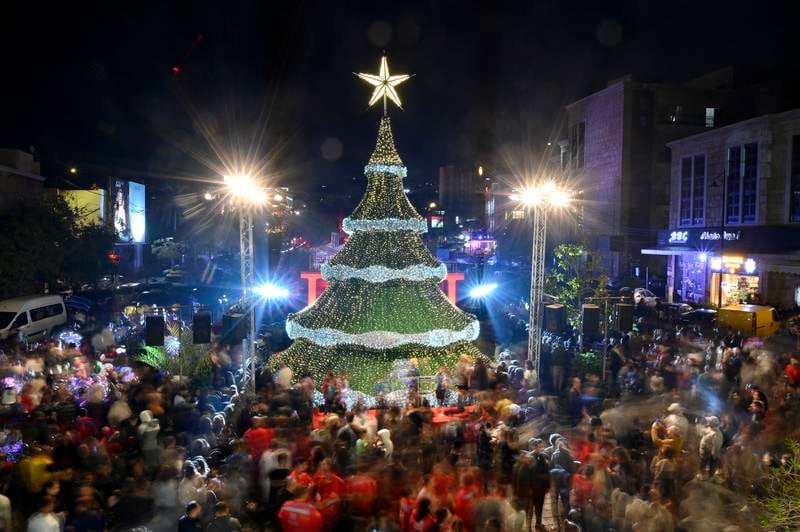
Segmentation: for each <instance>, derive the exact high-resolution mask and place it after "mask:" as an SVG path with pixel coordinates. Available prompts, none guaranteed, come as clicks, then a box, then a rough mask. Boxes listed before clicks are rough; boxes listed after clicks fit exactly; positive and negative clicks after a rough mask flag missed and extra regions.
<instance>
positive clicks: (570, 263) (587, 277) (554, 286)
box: [544, 244, 608, 325]
mask: <svg viewBox="0 0 800 532" xmlns="http://www.w3.org/2000/svg"><path fill="white" fill-rule="evenodd" d="M553 256H554V257H555V263H554V264H553V267H552V268H551V270H550V272H549V273H548V274H547V275H546V276H545V282H544V284H545V292H547V293H548V294H550V295H553V296H555V297H557V298H558V300H559V302H560V303H562V304H563V305H564V306H565V307H566V310H567V317H568V319H569V321H570V323H572V324H573V325H577V324H578V322H579V321H580V310H581V303H582V302H583V300H584V299H585V298H587V297H601V296H604V295H605V294H606V284H608V276H607V275H606V273H605V268H604V267H603V261H602V260H601V258H600V255H599V254H598V253H597V252H595V251H591V250H587V248H586V246H584V245H582V244H560V245H559V246H557V247H556V249H555V250H553Z"/></svg>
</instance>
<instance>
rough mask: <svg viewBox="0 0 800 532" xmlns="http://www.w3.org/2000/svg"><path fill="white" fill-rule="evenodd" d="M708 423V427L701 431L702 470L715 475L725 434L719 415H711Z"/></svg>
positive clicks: (709, 474)
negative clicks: (723, 434)
mask: <svg viewBox="0 0 800 532" xmlns="http://www.w3.org/2000/svg"><path fill="white" fill-rule="evenodd" d="M706 423H707V425H706V427H704V428H703V429H702V430H701V431H700V436H701V438H700V472H701V473H702V474H706V473H707V474H708V476H709V477H713V476H714V473H716V472H717V467H718V466H719V462H720V459H721V457H722V443H723V436H722V431H721V430H720V429H719V418H718V417H716V416H709V417H708V418H706Z"/></svg>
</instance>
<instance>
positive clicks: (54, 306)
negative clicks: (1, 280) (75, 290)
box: [0, 295, 67, 340]
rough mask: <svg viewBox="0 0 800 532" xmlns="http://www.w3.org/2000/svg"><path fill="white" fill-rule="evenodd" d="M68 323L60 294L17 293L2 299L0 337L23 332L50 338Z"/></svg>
mask: <svg viewBox="0 0 800 532" xmlns="http://www.w3.org/2000/svg"><path fill="white" fill-rule="evenodd" d="M66 323H67V309H66V308H65V307H64V300H63V299H62V298H61V296H56V295H38V296H27V297H17V298H14V299H6V300H5V301H0V339H2V340H6V339H8V338H9V337H11V336H13V335H14V334H18V333H22V334H23V335H24V336H25V337H26V338H28V339H31V340H36V339H39V338H46V337H47V336H49V335H50V333H51V332H52V331H53V329H55V328H56V327H60V326H62V325H64V324H66Z"/></svg>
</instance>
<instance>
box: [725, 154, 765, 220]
mask: <svg viewBox="0 0 800 532" xmlns="http://www.w3.org/2000/svg"><path fill="white" fill-rule="evenodd" d="M727 182H728V189H727V194H726V198H725V201H726V204H727V205H726V209H725V221H726V223H732V224H737V223H745V224H748V223H755V221H756V205H757V203H758V143H755V142H751V143H749V144H744V145H742V146H732V147H730V148H728V179H727Z"/></svg>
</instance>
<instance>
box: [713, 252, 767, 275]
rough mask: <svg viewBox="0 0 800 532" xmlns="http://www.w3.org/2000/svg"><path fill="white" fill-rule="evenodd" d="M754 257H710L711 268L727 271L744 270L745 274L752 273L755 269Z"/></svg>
mask: <svg viewBox="0 0 800 532" xmlns="http://www.w3.org/2000/svg"><path fill="white" fill-rule="evenodd" d="M756 267H757V264H756V261H755V259H751V258H748V259H745V258H744V257H741V256H739V255H723V256H722V257H712V258H711V269H712V270H715V271H720V270H722V269H725V270H727V271H728V272H729V273H736V272H737V271H740V270H744V273H745V274H747V275H752V274H753V273H755V271H756Z"/></svg>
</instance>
